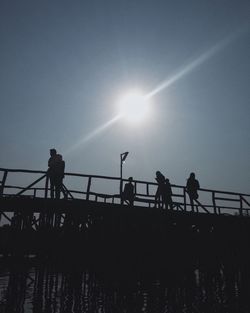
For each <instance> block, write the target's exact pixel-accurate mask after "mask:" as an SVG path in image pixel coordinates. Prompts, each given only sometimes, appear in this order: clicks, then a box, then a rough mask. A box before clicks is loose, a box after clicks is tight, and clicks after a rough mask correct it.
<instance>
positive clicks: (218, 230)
mask: <svg viewBox="0 0 250 313" xmlns="http://www.w3.org/2000/svg"><path fill="white" fill-rule="evenodd" d="M0 179H1V181H0V183H1V185H0V216H1V224H0V225H1V227H0V229H1V232H2V233H3V234H4V236H5V237H6V234H7V237H8V238H12V239H11V240H10V239H8V240H7V241H6V240H5V241H6V242H7V243H6V242H2V243H1V240H0V254H1V253H3V254H4V253H5V252H4V251H5V250H6V251H7V254H8V253H14V252H16V251H17V250H18V249H21V248H20V247H22V251H24V250H27V242H29V241H30V237H29V236H30V234H32V236H33V238H36V239H34V241H35V242H33V241H32V243H31V242H30V243H29V244H28V246H29V248H28V251H29V253H34V254H36V253H37V252H38V251H40V250H41V249H42V250H46V249H45V241H46V240H47V239H48V238H51V231H52V230H53V231H54V233H53V234H54V235H55V233H56V235H55V236H56V238H57V239H55V240H57V242H58V240H59V239H58V238H59V237H60V236H61V237H60V238H61V239H60V240H61V248H62V246H63V249H64V248H65V242H67V240H68V238H69V235H67V234H69V230H70V231H71V234H72V230H74V233H77V234H78V235H79V234H80V235H79V236H80V237H79V236H78V237H79V238H82V239H81V240H82V241H81V242H85V244H86V245H89V246H90V245H92V244H93V242H95V244H97V243H96V240H97V237H98V238H102V239H103V238H106V239H107V238H108V239H107V240H108V241H109V243H111V242H112V241H113V242H114V244H115V239H111V237H112V238H116V239H117V238H120V239H119V240H122V241H123V242H124V240H125V241H127V240H128V238H130V239H129V240H130V241H134V240H135V238H137V239H138V236H139V235H138V233H140V236H142V237H143V238H141V237H140V240H141V241H140V243H142V242H147V243H148V242H149V241H150V240H152V238H155V240H156V241H157V242H158V243H159V242H162V238H165V239H166V238H167V237H168V236H170V235H171V234H173V233H174V234H175V240H177V239H176V238H177V237H178V236H179V239H180V241H181V244H182V246H183V243H184V242H185V240H184V238H183V237H186V238H189V237H190V236H191V235H192V236H193V234H194V233H195V234H196V235H195V236H196V237H197V238H198V236H200V234H201V233H204V232H205V233H207V235H208V236H210V235H211V233H212V234H213V236H215V234H216V236H220V238H226V237H227V238H231V232H232V231H233V233H234V238H232V240H234V242H235V243H236V242H238V241H237V240H238V239H239V240H240V241H241V242H242V239H243V237H244V240H245V239H247V240H248V238H249V235H250V233H249V231H250V218H249V217H250V195H249V194H243V193H237V192H228V191H220V190H210V189H204V188H201V189H199V200H194V208H195V210H194V211H193V210H192V207H191V205H190V202H189V197H188V194H187V191H186V188H185V186H180V185H174V184H173V185H171V186H172V191H173V195H172V200H173V208H172V210H166V209H163V208H162V207H161V206H156V205H155V193H156V189H157V183H154V182H148V181H140V180H134V181H133V183H134V187H135V201H134V204H133V206H131V205H127V204H126V203H123V201H122V200H121V196H120V190H121V188H122V186H123V184H124V183H126V182H127V180H126V179H122V180H121V179H120V178H119V177H109V176H100V175H86V174H79V173H65V178H64V185H63V189H64V192H65V194H66V197H64V198H62V199H51V198H50V186H49V180H48V176H47V173H46V172H45V171H35V170H23V169H6V168H0ZM48 232H50V235H48V234H49V233H48ZM242 232H243V233H244V232H245V233H244V234H243V233H242ZM10 233H11V234H12V235H11V236H10ZM13 233H14V234H15V238H16V239H15V240H13ZM27 234H28V235H27ZM62 234H63V239H62ZM128 234H129V235H128ZM176 234H177V235H176ZM238 234H240V235H239V236H238ZM54 235H53V236H54ZM4 236H3V237H4ZM22 236H23V237H22ZM27 236H28V239H27ZM58 236H59V237H58ZM236 237H237V238H238V239H237V240H236V241H235V238H236ZM21 238H23V239H21ZM41 238H44V239H41ZM45 238H46V240H45ZM79 238H78V239H77V240H80V239H79ZM125 238H126V239H125ZM181 238H182V239H181ZM190 238H191V237H190ZM209 238H210V237H209ZM210 239H211V238H210ZM53 240H54V239H53ZM53 240H52V241H53ZM103 240H104V239H103ZM117 240H118V239H117ZM244 240H243V241H244ZM14 241H15V243H14ZM41 242H43V243H41ZM78 242H79V241H78ZM86 242H88V243H86ZM247 242H248V241H247ZM90 243H91V244H90ZM151 243H152V245H155V241H154V244H153V242H151ZM99 244H100V243H98V245H99ZM46 245H48V244H46ZM51 245H52V246H51V249H53V248H54V247H55V246H57V247H58V246H60V245H58V243H57V244H52V243H51ZM52 247H53V248H52ZM68 248H69V249H70V248H71V247H70V243H69V242H68ZM145 249H146V248H145Z"/></svg>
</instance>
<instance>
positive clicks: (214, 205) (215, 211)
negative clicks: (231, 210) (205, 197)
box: [212, 191, 217, 214]
mask: <svg viewBox="0 0 250 313" xmlns="http://www.w3.org/2000/svg"><path fill="white" fill-rule="evenodd" d="M212 201H213V207H214V214H217V210H216V201H215V192H214V191H213V192H212Z"/></svg>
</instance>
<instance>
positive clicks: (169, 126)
mask: <svg viewBox="0 0 250 313" xmlns="http://www.w3.org/2000/svg"><path fill="white" fill-rule="evenodd" d="M249 12H250V3H249V1H248V0H240V1H236V0H235V1H233V0H214V1H208V0H207V1H205V0H196V1H194V0H189V1H184V0H182V1H180V0H174V1H169V0H140V1H138V0H133V1H132V0H131V1H130V0H127V1H125V0H123V1H121V0H105V1H103V0H102V1H98V0H92V1H83V0H81V1H80V0H77V1H76V0H68V1H65V0H53V1H51V0H40V1H39V0H37V1H34V0H21V1H20V0H1V2H0V42H1V49H0V86H1V92H0V106H1V114H0V127H1V130H0V142H1V154H0V167H7V168H26V169H41V170H46V169H47V160H48V157H49V149H50V148H51V147H55V148H57V150H58V151H59V152H60V153H61V154H63V156H64V159H65V161H66V170H67V171H69V172H81V173H86V174H100V175H110V176H119V154H120V153H121V152H124V151H129V152H130V154H129V156H128V159H127V161H126V164H125V165H124V175H125V176H127V177H128V176H131V175H132V176H134V178H136V179H140V180H150V181H153V180H154V177H155V171H156V170H161V171H162V172H163V173H164V174H165V175H166V176H167V177H169V178H170V181H171V182H172V183H175V184H185V182H186V178H187V177H188V175H189V173H190V172H191V171H194V172H196V173H197V177H198V178H199V180H200V184H201V186H202V187H204V188H215V189H223V190H232V191H241V192H247V193H249V191H250V190H249V189H250V188H249V186H250V163H249V162H250V103H249V100H250V88H249V80H250V79H249V78H250V65H249V56H250V40H249V39H250V38H249V37H250V36H249V34H250V31H249V30H250V22H249ZM225 42H226V43H225ZM215 46H217V47H218V46H219V49H217V50H216V51H215V52H214V53H211V55H209V56H208V57H207V58H205V60H204V62H200V64H199V65H198V66H196V67H194V68H192V70H190V71H188V72H187V73H185V75H183V76H181V77H179V78H178V79H177V80H176V81H175V82H173V83H172V84H171V85H170V86H168V87H167V88H164V89H162V90H161V91H160V92H158V93H157V94H156V95H155V96H154V97H153V98H152V100H153V116H152V118H151V119H150V120H148V122H147V123H142V124H141V125H140V126H139V127H135V126H133V125H129V124H126V123H124V122H122V121H118V122H117V123H115V124H113V125H112V126H111V127H109V128H108V129H106V130H105V131H103V132H101V133H99V134H98V135H97V136H94V137H92V138H91V139H90V140H88V141H87V142H85V143H82V144H80V145H78V147H77V148H75V149H73V150H72V149H71V147H72V146H74V145H75V144H76V143H77V142H79V140H81V139H83V138H85V137H86V136H88V135H89V134H90V133H91V132H92V131H94V130H95V129H97V128H98V127H100V126H101V125H103V124H105V123H106V122H108V121H109V120H110V119H111V118H112V117H114V116H115V114H116V108H115V101H116V98H117V94H119V93H120V92H123V91H124V92H126V91H127V90H128V89H130V88H134V87H138V86H139V87H141V88H142V89H143V90H145V91H146V92H151V91H152V90H154V89H155V88H156V87H157V86H159V85H160V84H162V83H163V82H164V81H166V80H167V79H171V77H173V75H175V74H178V73H179V72H180V71H182V70H183V68H186V67H187V66H188V65H189V64H192V62H195V60H197V58H199V57H200V56H201V55H203V54H204V53H206V52H207V51H211V49H213V48H214V47H215Z"/></svg>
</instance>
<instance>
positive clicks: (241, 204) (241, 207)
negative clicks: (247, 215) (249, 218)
mask: <svg viewBox="0 0 250 313" xmlns="http://www.w3.org/2000/svg"><path fill="white" fill-rule="evenodd" d="M239 211H240V212H239V213H240V216H243V203H242V197H241V195H240V210H239Z"/></svg>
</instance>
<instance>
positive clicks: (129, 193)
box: [122, 177, 135, 205]
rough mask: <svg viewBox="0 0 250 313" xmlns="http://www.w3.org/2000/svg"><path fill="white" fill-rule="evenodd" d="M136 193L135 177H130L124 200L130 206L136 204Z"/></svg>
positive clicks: (123, 195)
mask: <svg viewBox="0 0 250 313" xmlns="http://www.w3.org/2000/svg"><path fill="white" fill-rule="evenodd" d="M134 198H135V192H134V185H133V177H129V179H128V183H126V184H125V186H124V190H123V194H122V200H123V201H125V202H127V203H128V204H129V205H133V204H134Z"/></svg>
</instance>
